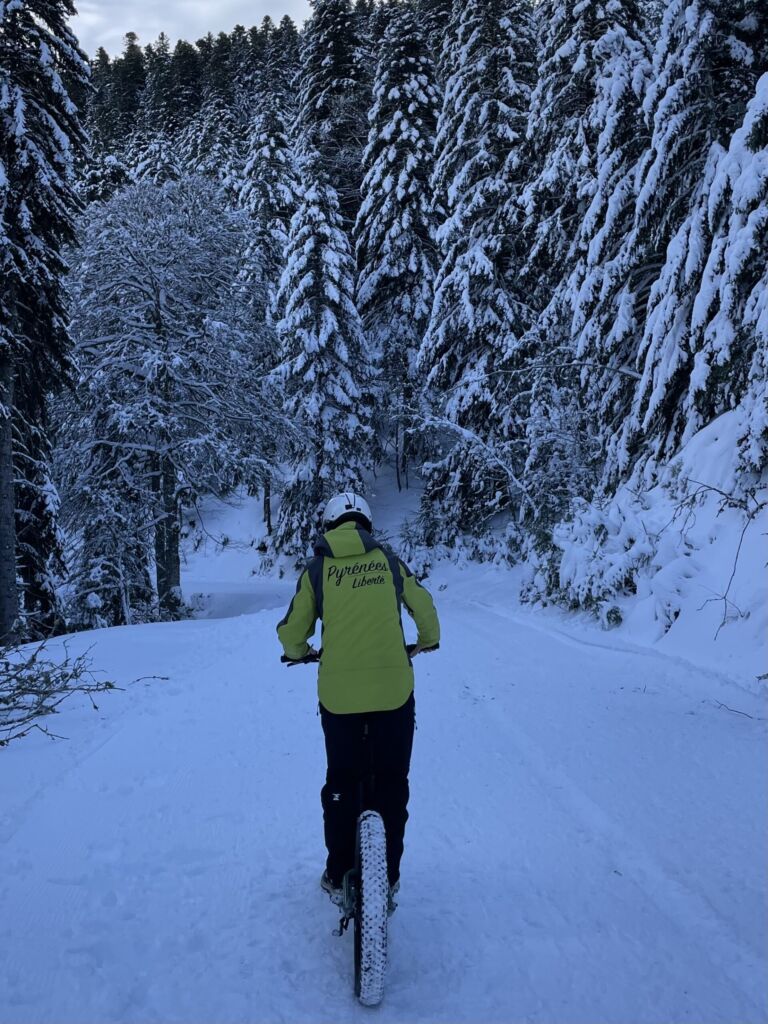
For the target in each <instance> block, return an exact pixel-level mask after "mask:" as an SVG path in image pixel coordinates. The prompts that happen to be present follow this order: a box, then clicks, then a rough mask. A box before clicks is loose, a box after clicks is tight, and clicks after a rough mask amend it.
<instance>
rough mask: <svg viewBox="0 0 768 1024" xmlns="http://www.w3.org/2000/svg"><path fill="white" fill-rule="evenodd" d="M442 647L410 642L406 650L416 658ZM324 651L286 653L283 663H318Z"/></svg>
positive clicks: (292, 665)
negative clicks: (298, 654) (293, 655)
mask: <svg viewBox="0 0 768 1024" xmlns="http://www.w3.org/2000/svg"><path fill="white" fill-rule="evenodd" d="M439 648H440V644H435V645H434V647H421V648H419V645H418V644H408V645H407V646H406V648H405V649H406V651H407V652H408V657H409V658H415V657H416V655H417V654H431V653H432V652H433V651H437V650H439ZM322 653H323V652H322V651H313V652H312V653H311V654H307V655H306V656H305V657H304V658H289V657H287V656H286V655H285V654H284V655H283V656H282V657H281V658H280V661H281V663H282V664H283V665H287V666H288V668H293V667H294V666H295V665H316V664H317V663H318V662H319V661H320V658H321V656H322Z"/></svg>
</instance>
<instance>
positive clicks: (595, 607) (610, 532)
mask: <svg viewBox="0 0 768 1024" xmlns="http://www.w3.org/2000/svg"><path fill="white" fill-rule="evenodd" d="M552 539H553V544H554V548H553V551H552V554H551V555H550V556H549V557H544V558H541V559H540V560H539V565H538V577H539V578H538V579H537V581H536V584H535V585H534V587H532V588H530V589H529V591H528V597H533V596H534V594H535V593H536V589H535V588H536V587H539V588H541V591H542V592H541V596H542V597H544V596H547V597H550V598H554V599H556V600H558V601H560V602H562V603H564V604H566V605H568V607H569V608H572V609H577V608H584V609H588V610H591V611H594V613H595V614H596V615H597V616H598V618H600V619H601V621H602V622H603V623H604V624H606V625H609V624H611V625H612V624H618V622H620V621H621V618H620V612H619V611H618V609H617V608H616V604H615V598H616V596H617V595H618V594H622V593H623V594H627V593H630V594H631V593H636V591H637V574H638V573H639V571H640V570H641V569H642V568H643V567H645V566H647V565H648V563H649V561H650V560H651V558H652V556H653V553H654V541H653V538H651V537H650V536H649V535H648V533H647V529H646V527H645V525H644V523H643V521H642V520H641V518H640V517H639V516H638V514H637V510H635V509H633V508H632V507H631V506H629V507H628V506H627V505H624V504H623V503H622V502H621V501H618V500H613V501H609V502H605V503H602V504H601V503H589V502H586V501H580V502H578V505H577V509H576V513H575V515H574V517H573V519H572V520H571V521H570V522H568V523H561V524H560V525H559V526H558V527H556V529H555V530H554V533H553V537H552Z"/></svg>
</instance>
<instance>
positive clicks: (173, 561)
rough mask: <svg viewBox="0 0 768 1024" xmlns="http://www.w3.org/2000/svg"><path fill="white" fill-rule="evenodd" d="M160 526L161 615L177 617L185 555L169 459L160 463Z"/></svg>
mask: <svg viewBox="0 0 768 1024" xmlns="http://www.w3.org/2000/svg"><path fill="white" fill-rule="evenodd" d="M156 494H157V498H158V510H157V512H158V516H157V518H158V522H157V525H156V526H155V563H156V567H157V598H158V601H159V604H160V613H161V614H164V615H166V616H168V615H170V616H172V617H176V616H178V614H179V611H180V609H181V555H180V553H179V541H180V537H181V530H180V524H179V502H178V498H177V497H176V470H175V468H174V465H173V462H172V460H171V459H169V458H168V456H167V455H164V456H161V457H160V458H159V459H158V462H157V486H156Z"/></svg>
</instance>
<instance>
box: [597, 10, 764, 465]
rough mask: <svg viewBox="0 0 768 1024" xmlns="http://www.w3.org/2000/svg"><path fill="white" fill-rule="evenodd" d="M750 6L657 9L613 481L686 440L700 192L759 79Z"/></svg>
mask: <svg viewBox="0 0 768 1024" xmlns="http://www.w3.org/2000/svg"><path fill="white" fill-rule="evenodd" d="M748 13H749V11H748V4H747V3H746V2H745V0H724V2H721V3H716V4H715V3H713V2H707V0H671V2H670V4H669V6H668V7H667V10H666V13H665V16H664V21H663V25H662V33H661V37H660V39H659V43H658V45H657V47H656V52H655V54H654V64H653V74H652V80H651V85H650V88H649V90H648V93H647V95H646V98H645V101H644V111H645V116H646V119H647V123H648V125H649V128H650V131H651V139H650V145H649V147H648V149H647V151H646V152H645V154H644V155H643V156H642V158H641V160H640V162H639V164H638V169H637V199H636V202H635V211H634V221H633V226H632V229H631V230H630V231H629V233H628V235H627V238H626V241H625V243H624V246H623V251H622V255H621V258H622V260H623V261H624V267H625V269H624V273H625V276H626V284H625V286H624V293H623V294H621V295H620V296H619V301H620V303H621V308H622V310H623V311H624V312H623V315H622V318H621V320H620V321H619V323H618V324H617V329H616V331H615V333H616V334H617V336H618V337H617V341H615V342H614V343H613V344H614V346H616V345H619V346H623V348H624V350H625V351H627V352H628V354H629V344H628V343H627V341H626V340H625V339H624V337H622V334H621V332H622V331H625V332H629V335H630V340H631V338H632V337H635V338H636V341H635V344H636V350H635V352H634V353H632V356H633V361H635V362H636V364H637V369H638V370H640V372H641V374H642V379H641V381H640V382H639V383H638V385H637V388H636V390H635V393H634V395H633V398H632V413H631V415H629V416H627V418H626V419H625V420H624V423H623V424H622V429H621V430H620V431H619V432H618V433H617V434H615V435H614V438H613V439H612V442H611V444H610V446H609V450H608V456H609V459H608V465H607V480H608V481H610V480H611V479H615V478H616V477H617V476H619V475H622V474H624V473H626V472H628V471H630V470H631V468H632V467H633V466H634V464H635V462H636V461H637V459H638V458H640V457H642V458H645V457H646V456H648V455H651V454H653V455H655V456H656V457H660V456H662V455H663V453H665V452H666V453H667V454H670V453H671V452H672V451H674V449H675V446H676V444H677V443H678V442H679V440H680V437H681V436H682V431H681V425H680V420H679V407H680V401H681V397H682V394H683V393H684V391H685V390H686V387H687V379H688V376H689V374H690V370H691V350H690V347H689V341H688V337H687V332H688V330H689V326H690V316H691V304H692V302H693V299H694V296H695V295H696V293H697V290H698V286H699V281H700V275H701V272H702V270H703V267H704V263H705V261H706V258H707V250H708V241H709V238H708V230H709V229H708V224H707V213H706V210H705V209H704V201H703V195H704V193H705V192H706V191H707V190H708V188H709V187H710V185H711V183H712V180H713V174H714V167H715V164H716V163H717V159H718V153H717V147H720V148H721V149H722V148H724V147H727V146H728V143H729V140H730V137H731V135H732V133H733V131H734V130H735V129H736V127H737V126H738V125H739V123H740V122H741V119H742V118H743V115H744V111H745V108H746V104H747V102H748V100H749V98H750V97H751V95H752V94H753V92H754V88H755V82H756V75H757V64H758V60H757V56H756V52H755V50H754V49H753V47H752V46H751V45H750V44H751V41H752V40H753V39H759V38H760V34H759V33H755V25H754V23H752V22H751V21H750V18H748V17H747V15H748ZM713 147H715V148H714V149H713ZM637 322H639V324H640V330H639V331H637V330H636V328H635V323H637Z"/></svg>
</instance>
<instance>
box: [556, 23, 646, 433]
mask: <svg viewBox="0 0 768 1024" xmlns="http://www.w3.org/2000/svg"><path fill="white" fill-rule="evenodd" d="M603 6H604V15H605V17H604V20H603V23H602V26H601V32H600V34H599V35H598V37H597V38H596V40H595V42H594V45H593V47H592V50H591V61H590V63H591V65H592V72H593V76H594V82H595V91H594V99H593V102H592V103H591V104H590V106H589V107H588V109H587V111H586V112H585V115H584V124H585V134H587V135H588V136H589V137H590V138H592V139H594V140H595V143H594V151H593V156H592V159H593V167H592V173H591V175H590V178H589V179H587V180H586V181H585V188H584V199H585V202H586V201H588V206H587V208H586V212H585V213H584V216H583V218H582V220H581V222H580V224H579V226H578V231H577V233H576V237H575V239H574V243H573V246H572V250H571V257H570V259H569V260H568V266H567V267H566V273H565V276H564V277H563V279H562V280H561V282H560V284H559V286H558V289H557V290H556V294H555V299H554V303H553V304H554V305H555V307H557V308H558V309H559V310H562V314H563V316H564V317H566V318H568V319H571V321H572V322H571V338H572V342H571V351H572V352H573V353H574V354H575V358H576V361H577V363H578V364H579V365H578V367H577V369H578V373H579V375H580V379H581V392H582V397H583V401H584V406H585V414H586V417H587V419H588V421H590V422H591V424H592V425H593V426H597V425H598V424H599V429H597V430H596V434H597V437H598V441H599V443H600V445H601V447H602V448H603V450H605V447H607V444H608V442H609V439H610V438H611V437H612V436H614V435H615V433H616V431H617V429H619V428H620V426H621V422H622V420H623V417H624V416H626V412H627V403H628V401H629V400H631V395H632V390H633V386H634V383H635V379H636V378H635V377H634V376H633V371H632V368H631V367H632V362H633V357H634V352H633V351H632V348H631V344H632V343H631V338H632V332H631V330H629V329H628V324H627V323H626V322H625V321H624V319H623V317H624V315H625V311H624V310H623V309H622V307H621V304H620V303H621V292H622V288H623V286H624V284H625V267H624V262H623V259H622V256H621V254H622V246H623V245H624V242H625V240H626V237H627V235H628V233H629V231H630V230H631V228H632V223H633V217H634V209H635V200H636V192H635V171H636V167H637V162H638V160H639V159H640V158H641V157H642V155H643V153H644V151H645V148H646V146H647V145H648V141H649V140H648V134H647V131H646V128H645V123H644V119H643V112H642V103H643V99H644V97H645V92H646V89H647V85H648V79H649V76H650V59H651V55H650V52H649V49H648V47H647V44H646V43H645V31H644V26H643V21H642V18H641V16H640V15H641V12H640V11H639V10H638V8H637V6H636V5H635V4H634V3H624V4H622V5H613V7H612V8H611V7H609V6H608V5H603ZM628 342H629V344H627V343H628Z"/></svg>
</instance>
